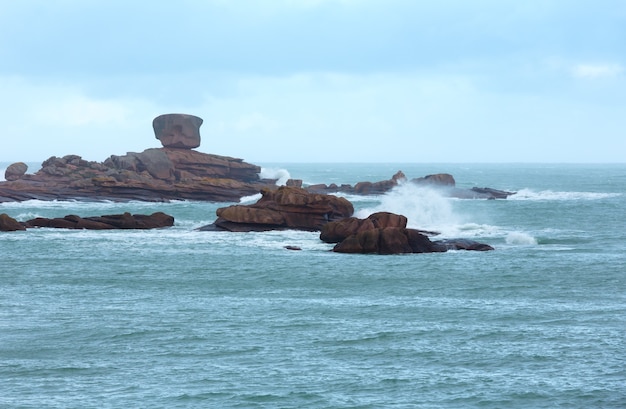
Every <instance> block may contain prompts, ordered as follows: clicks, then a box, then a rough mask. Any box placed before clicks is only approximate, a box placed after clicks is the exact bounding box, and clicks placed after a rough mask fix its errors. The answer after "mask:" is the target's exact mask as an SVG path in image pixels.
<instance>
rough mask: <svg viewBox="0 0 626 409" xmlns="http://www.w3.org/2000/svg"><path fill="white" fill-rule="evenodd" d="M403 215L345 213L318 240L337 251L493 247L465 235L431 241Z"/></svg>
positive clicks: (409, 251)
mask: <svg viewBox="0 0 626 409" xmlns="http://www.w3.org/2000/svg"><path fill="white" fill-rule="evenodd" d="M406 224H407V218H406V217H405V216H402V215H397V214H394V213H389V212H379V213H374V214H372V215H370V216H369V217H368V218H366V219H358V218H356V217H349V218H345V219H343V220H338V221H334V222H330V223H327V224H326V225H324V226H323V227H322V231H321V233H320V240H322V241H324V242H326V243H337V244H336V245H335V247H334V248H333V251H335V252H337V253H362V254H369V253H374V254H403V253H435V252H445V251H448V250H479V251H483V250H493V247H491V246H489V245H487V244H482V243H477V242H474V241H471V240H467V239H446V240H437V241H431V240H430V238H429V237H428V236H432V235H437V234H439V233H437V232H430V231H425V230H418V229H409V228H407V227H406Z"/></svg>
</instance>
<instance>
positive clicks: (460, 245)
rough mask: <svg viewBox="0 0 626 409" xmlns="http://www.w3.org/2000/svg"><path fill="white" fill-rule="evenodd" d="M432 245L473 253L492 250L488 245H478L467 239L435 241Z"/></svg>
mask: <svg viewBox="0 0 626 409" xmlns="http://www.w3.org/2000/svg"><path fill="white" fill-rule="evenodd" d="M434 243H437V244H440V245H442V246H445V247H446V248H447V249H448V250H474V251H488V250H494V248H493V247H491V246H490V245H488V244H484V243H479V242H477V241H473V240H468V239H445V240H437V241H435V242H434Z"/></svg>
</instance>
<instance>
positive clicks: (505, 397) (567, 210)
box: [0, 163, 626, 408]
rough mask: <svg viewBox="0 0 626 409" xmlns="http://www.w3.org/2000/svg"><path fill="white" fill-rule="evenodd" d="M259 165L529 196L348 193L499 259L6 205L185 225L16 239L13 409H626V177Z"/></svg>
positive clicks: (589, 170)
mask: <svg viewBox="0 0 626 409" xmlns="http://www.w3.org/2000/svg"><path fill="white" fill-rule="evenodd" d="M7 165H8V163H1V164H0V168H4V167H6V166H7ZM261 165H262V166H263V167H264V172H263V173H264V174H265V175H273V176H276V177H283V178H284V177H288V176H291V177H292V178H297V179H302V180H303V181H304V183H307V184H313V183H327V184H328V183H337V184H340V183H350V184H354V183H356V182H358V181H364V180H368V181H378V180H385V179H389V178H390V177H391V176H392V175H393V174H394V173H395V172H396V171H398V170H402V171H404V173H405V174H406V175H407V176H408V177H409V178H413V177H420V176H424V175H427V174H430V173H438V172H447V173H451V174H453V175H454V177H455V179H456V181H457V185H458V186H459V187H468V188H469V187H473V186H477V187H485V186H487V187H493V188H497V189H503V190H511V191H516V192H518V193H517V194H516V195H514V196H511V197H510V198H509V199H506V200H459V199H450V198H445V197H442V196H440V195H439V194H438V193H437V192H436V191H433V190H426V189H418V188H416V187H413V186H410V185H404V186H400V187H398V188H396V189H395V190H394V191H392V192H389V193H388V194H385V195H381V196H372V197H359V196H347V198H348V199H349V200H350V201H352V203H353V204H354V206H355V209H356V215H357V216H359V217H365V216H367V215H368V214H370V213H373V212H375V211H380V210H385V211H391V212H395V213H400V214H404V215H405V216H407V217H408V219H409V226H410V227H416V228H422V229H427V230H438V231H440V232H441V233H442V237H449V238H456V237H463V238H470V239H474V240H478V241H481V242H485V243H488V244H491V245H492V246H494V247H495V251H490V252H465V251H450V252H447V253H434V254H409V255H395V256H380V255H350V254H336V253H333V252H330V251H329V250H330V249H331V248H332V245H329V244H325V243H323V242H321V241H320V240H319V234H318V233H312V232H299V231H280V232H266V233H226V232H199V231H195V230H194V229H196V228H198V227H201V226H204V225H206V224H209V223H211V222H212V221H213V220H215V218H216V216H215V210H216V209H217V208H218V207H223V206H226V205H228V204H230V203H203V202H186V201H179V202H172V203H139V202H132V203H110V202H105V203H102V202H100V203H97V202H96V203H94V202H41V201H28V202H23V203H4V204H0V213H7V214H9V215H10V216H11V217H14V218H16V219H17V220H20V221H24V220H27V219H30V218H34V217H37V216H44V217H62V216H65V215H68V214H77V215H79V216H100V215H105V214H115V213H122V212H126V211H128V212H131V213H142V214H150V213H153V212H156V211H163V212H165V213H168V214H171V215H172V216H174V217H175V220H176V221H175V226H174V227H172V228H168V229H162V230H151V231H74V230H60V229H30V230H28V231H26V232H10V233H9V232H6V233H0V260H1V267H0V407H2V408H121V407H128V408H131V407H132V408H196V407H202V408H205V407H206V408H209V407H211V408H625V407H626V164H616V165H569V164H568V165H563V164H532V165H530V164H261ZM31 170H36V168H34V169H33V168H32V167H31ZM1 174H2V175H1V176H3V175H4V171H3V170H2V172H1ZM256 199H257V197H249V198H244V199H243V202H247V203H252V202H254V201H255V200H256ZM288 245H290V246H298V247H300V248H301V249H302V250H301V251H291V250H286V249H285V248H284V247H285V246H288Z"/></svg>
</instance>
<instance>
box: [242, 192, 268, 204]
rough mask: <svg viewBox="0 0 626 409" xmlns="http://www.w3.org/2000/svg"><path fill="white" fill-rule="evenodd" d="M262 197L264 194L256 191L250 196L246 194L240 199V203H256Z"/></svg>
mask: <svg viewBox="0 0 626 409" xmlns="http://www.w3.org/2000/svg"><path fill="white" fill-rule="evenodd" d="M261 197H263V195H261V194H260V193H255V194H253V195H250V196H244V197H242V198H241V199H239V203H240V204H242V203H256V202H257V201H258V200H259V199H260V198H261Z"/></svg>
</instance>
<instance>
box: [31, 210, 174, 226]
mask: <svg viewBox="0 0 626 409" xmlns="http://www.w3.org/2000/svg"><path fill="white" fill-rule="evenodd" d="M173 225H174V217H172V216H170V215H168V214H165V213H163V212H156V213H152V214H151V215H143V214H130V213H128V212H126V213H123V214H112V215H105V216H94V217H84V218H83V217H80V216H76V215H68V216H65V217H62V218H52V219H48V218H43V217H38V218H35V219H31V220H28V221H26V222H24V226H25V227H27V228H32V227H53V228H60V229H87V230H110V229H142V230H145V229H157V228H162V227H171V226H173Z"/></svg>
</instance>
